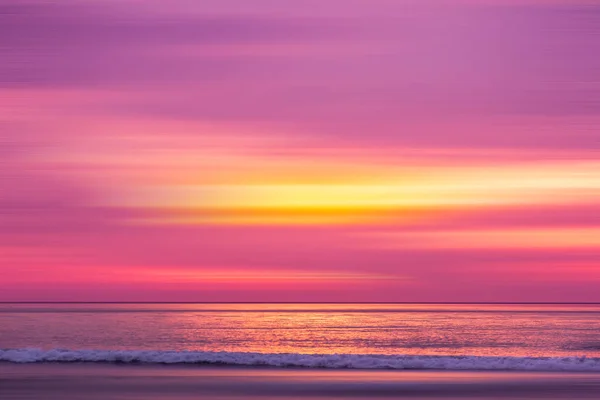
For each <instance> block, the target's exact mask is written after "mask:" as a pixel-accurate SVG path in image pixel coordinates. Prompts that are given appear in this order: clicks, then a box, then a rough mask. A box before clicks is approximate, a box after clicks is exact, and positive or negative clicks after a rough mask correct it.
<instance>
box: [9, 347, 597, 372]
mask: <svg viewBox="0 0 600 400" xmlns="http://www.w3.org/2000/svg"><path fill="white" fill-rule="evenodd" d="M0 361H5V362H14V363H37V362H104V363H148V364H215V365H216V364H220V365H241V366H242V365H243V366H272V367H309V368H334V369H335V368H356V369H411V370H415V369H417V370H428V369H438V370H512V371H599V372H600V358H588V357H544V358H536V357H479V356H464V357H460V356H408V355H357V354H323V355H321V354H262V353H230V352H201V351H149V350H63V349H54V350H41V349H5V350H0Z"/></svg>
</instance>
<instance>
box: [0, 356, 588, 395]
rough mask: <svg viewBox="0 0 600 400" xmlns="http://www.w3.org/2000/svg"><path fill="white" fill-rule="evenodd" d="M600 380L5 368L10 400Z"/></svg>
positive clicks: (407, 391) (1, 388) (579, 385)
mask: <svg viewBox="0 0 600 400" xmlns="http://www.w3.org/2000/svg"><path fill="white" fill-rule="evenodd" d="M599 393H600V374H594V373H564V372H503V371H494V372H482V371H385V370H368V371H367V370H325V369H295V368H294V369H286V368H256V367H254V368H242V367H212V366H211V367H206V366H163V365H115V364H90V363H76V364H58V363H47V364H13V363H0V398H2V399H3V400H17V399H19V400H24V399H28V400H37V399H39V400H42V399H44V400H58V399H65V400H71V399H91V400H96V399H98V400H99V399H114V400H133V399H156V400H159V399H161V400H163V399H164V400H167V399H197V398H201V399H207V400H208V399H261V398H268V399H273V400H275V399H300V398H310V399H356V400H359V399H372V398H390V399H392V398H402V399H506V398H510V399H540V400H541V399H595V398H598V394H599Z"/></svg>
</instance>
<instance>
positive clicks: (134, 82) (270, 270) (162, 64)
mask: <svg viewBox="0 0 600 400" xmlns="http://www.w3.org/2000/svg"><path fill="white" fill-rule="evenodd" d="M599 27H600V5H598V4H597V3H596V2H594V1H585V0H571V1H559V0H538V1H531V0H512V1H501V0H497V1H493V0H488V1H468V0H424V1H413V0H305V1H296V2H288V1H272V0H254V1H251V2H250V1H246V0H210V1H202V2H198V1H188V0H173V1H171V2H168V6H167V2H164V1H144V2H140V1H134V0H103V1H100V0H97V1H93V0H86V1H83V0H65V1H60V2H48V1H35V0H3V1H0V36H1V37H3V38H4V39H3V40H4V41H5V42H6V43H5V45H4V46H3V47H4V48H5V49H7V51H6V53H7V54H6V56H7V59H8V62H3V63H1V64H0V139H1V140H0V157H2V160H3V163H2V169H1V170H0V276H1V278H0V301H356V302H361V301H444V302H452V301H491V302H503V301H508V302H513V301H543V302H548V301H549V302H571V301H572V302H579V301H582V302H588V301H589V302H593V301H600V290H598V288H599V287H600V157H599V155H600V86H599V82H600V56H598V53H599V52H598V51H594V49H595V48H600V35H599V33H600V31H599Z"/></svg>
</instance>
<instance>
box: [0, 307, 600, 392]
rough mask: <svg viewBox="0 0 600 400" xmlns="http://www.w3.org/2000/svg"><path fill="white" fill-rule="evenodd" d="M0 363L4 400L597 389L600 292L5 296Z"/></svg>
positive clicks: (599, 384)
mask: <svg viewBox="0 0 600 400" xmlns="http://www.w3.org/2000/svg"><path fill="white" fill-rule="evenodd" d="M0 376H1V378H0V395H2V394H3V393H2V392H3V391H4V395H3V396H0V398H2V399H5V398H11V397H10V396H14V397H12V398H31V399H33V398H40V399H41V398H53V397H52V396H53V395H55V398H77V397H68V395H70V396H75V393H80V395H81V397H86V398H93V396H94V395H95V394H98V393H100V394H99V396H100V398H123V399H131V398H155V397H156V398H161V399H163V398H164V399H166V398H187V397H185V396H192V397H193V396H194V395H196V394H202V393H204V394H203V396H204V397H202V398H215V399H216V398H220V399H221V398H249V397H250V395H252V396H258V397H257V398H262V397H264V396H269V397H270V398H278V396H279V397H281V398H304V397H311V398H319V396H320V397H322V398H345V397H347V396H351V397H353V398H357V396H358V398H362V397H360V396H366V397H364V398H370V397H369V396H375V395H377V396H378V397H398V398H411V397H410V396H415V398H417V397H418V398H422V397H427V396H429V397H427V398H438V397H436V396H442V397H444V398H449V397H452V396H458V397H456V398H466V397H469V398H496V397H493V396H500V397H501V398H506V397H514V398H517V397H515V396H521V397H519V398H550V397H553V396H554V397H556V396H559V397H560V395H561V394H562V395H565V396H567V397H564V398H578V397H577V396H579V397H580V398H600V305H596V304H577V305H575V304H123V303H110V304H108V303H106V304H99V303H93V304H92V303H89V304H87V303H77V304H73V303H60V304H58V303H53V304H49V303H45V304H30V303H28V304H23V303H20V304H16V303H13V304H7V303H5V304H0ZM49 376H54V378H53V379H48V377H49ZM82 376H86V378H85V381H84V382H87V383H82V381H81V377H82ZM111 377H112V378H111ZM117 378H119V379H117ZM157 380H158V381H159V382H164V383H165V385H166V386H164V387H162V386H161V387H162V389H160V388H157V387H156V385H157ZM57 382H62V384H60V385H59V384H58V383H57ZM93 382H96V386H97V388H96V389H93V388H94V387H96V386H94V383H93ZM128 382H129V383H128ZM136 382H137V383H136ZM228 382H229V383H228ZM117 383H118V385H117ZM115 385H117V386H115ZM190 385H191V386H190ZM98 388H101V390H100V389H98ZM110 388H113V389H114V390H113V392H111V391H110V390H111V389H110ZM149 388H153V389H149ZM168 388H171V389H172V390H171V391H170V392H169V389H168ZM185 388H187V389H185ZM489 388H494V390H493V391H490V392H486V390H488V389H489ZM63 389H64V391H61V390H63ZM67 389H68V390H67ZM134 389H135V390H134ZM550 389H551V390H550ZM28 390H29V391H30V392H28ZM78 390H79V391H80V392H78ZM131 390H134V392H135V393H134V392H132V391H131ZM140 390H141V391H142V392H139V391H140ZM144 390H146V392H144ZM549 390H550V391H549ZM161 393H162V394H161ZM9 395H10V396H9ZM130 395H131V396H133V397H131V396H130ZM163 395H164V396H163ZM19 396H20V397H19ZM119 396H121V397H119ZM128 396H129V397H128ZM135 396H138V397H135ZM153 396H154V397H153ZM157 396H158V397H157ZM161 396H163V397H161ZM165 396H166V397H165ZM178 396H179V397H178ZM207 396H208V397H207ZM211 396H212V397H211ZM236 396H241V397H236ZM294 396H296V397H294ZM298 396H299V397H298ZM336 396H337V397H336ZM535 396H541V397H535ZM568 396H571V397H568ZM192 397H190V398H192ZM194 398H195V397H194Z"/></svg>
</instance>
